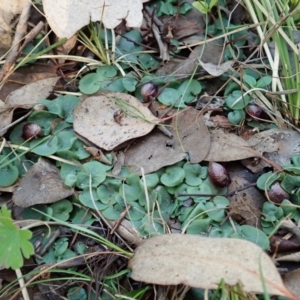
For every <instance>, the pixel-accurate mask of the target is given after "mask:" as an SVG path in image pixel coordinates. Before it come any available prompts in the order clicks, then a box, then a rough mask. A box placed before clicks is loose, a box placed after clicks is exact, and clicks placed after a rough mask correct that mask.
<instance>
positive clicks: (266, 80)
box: [256, 76, 272, 88]
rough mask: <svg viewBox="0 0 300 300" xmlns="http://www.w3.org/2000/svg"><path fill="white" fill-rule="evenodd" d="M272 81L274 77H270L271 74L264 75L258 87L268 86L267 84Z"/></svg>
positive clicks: (258, 82) (257, 84)
mask: <svg viewBox="0 0 300 300" xmlns="http://www.w3.org/2000/svg"><path fill="white" fill-rule="evenodd" d="M271 83H272V77H270V76H263V77H261V78H260V79H259V80H258V81H257V83H256V87H257V88H263V87H265V86H267V85H269V84H271Z"/></svg>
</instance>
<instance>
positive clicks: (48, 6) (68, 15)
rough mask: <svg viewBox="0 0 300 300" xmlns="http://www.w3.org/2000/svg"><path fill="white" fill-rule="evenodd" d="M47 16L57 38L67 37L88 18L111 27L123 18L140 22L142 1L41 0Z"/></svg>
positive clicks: (134, 24) (135, 24)
mask: <svg viewBox="0 0 300 300" xmlns="http://www.w3.org/2000/svg"><path fill="white" fill-rule="evenodd" d="M43 7H44V11H45V15H46V19H47V21H48V23H49V25H50V26H51V28H52V30H53V31H54V32H55V34H56V35H57V36H58V37H59V38H65V37H66V38H70V37H71V36H72V35H74V34H75V33H76V32H77V31H78V30H79V29H81V28H82V27H84V26H86V25H88V24H89V23H90V22H91V21H92V22H96V21H102V22H103V24H104V26H105V27H106V28H109V29H113V28H115V27H116V26H118V25H119V24H120V23H121V22H122V20H123V19H124V20H126V22H127V26H129V27H140V26H141V25H142V20H143V14H142V8H143V6H142V1H141V0H127V1H121V2H120V1H117V0H105V1H104V0H100V1H99V0H88V1H87V0H63V1H52V0H43Z"/></svg>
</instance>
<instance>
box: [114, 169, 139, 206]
mask: <svg viewBox="0 0 300 300" xmlns="http://www.w3.org/2000/svg"><path fill="white" fill-rule="evenodd" d="M119 193H120V195H121V197H123V199H124V200H125V201H126V203H129V202H132V201H135V200H137V199H139V197H140V195H141V194H142V193H143V188H142V187H141V184H140V177H139V176H138V175H137V174H130V175H129V176H127V178H126V183H124V184H122V185H121V186H120V189H119Z"/></svg>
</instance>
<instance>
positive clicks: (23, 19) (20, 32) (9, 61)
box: [0, 1, 31, 89]
mask: <svg viewBox="0 0 300 300" xmlns="http://www.w3.org/2000/svg"><path fill="white" fill-rule="evenodd" d="M30 7H31V2H30V1H28V2H27V3H26V5H25V6H24V8H23V11H22V13H21V16H20V20H19V23H18V25H17V28H16V34H15V36H14V40H13V42H12V46H11V51H10V52H9V54H8V55H7V58H6V61H5V63H4V65H3V67H2V69H1V71H0V81H1V86H0V89H1V88H2V86H3V84H4V82H3V81H4V80H3V79H6V78H7V77H8V75H9V74H8V73H9V71H11V69H12V67H13V65H14V63H15V61H16V60H17V57H18V54H19V47H20V43H21V41H22V39H23V38H24V36H25V34H26V32H27V21H28V18H29V14H30Z"/></svg>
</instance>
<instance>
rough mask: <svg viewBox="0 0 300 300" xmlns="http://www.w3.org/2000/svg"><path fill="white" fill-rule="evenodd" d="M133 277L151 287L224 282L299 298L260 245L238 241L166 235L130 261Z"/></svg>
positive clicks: (212, 286) (148, 243) (150, 242)
mask: <svg viewBox="0 0 300 300" xmlns="http://www.w3.org/2000/svg"><path fill="white" fill-rule="evenodd" d="M129 268H130V269H131V270H132V273H131V277H132V278H133V279H134V280H137V281H143V282H147V283H152V284H160V285H174V284H185V285H188V286H191V287H196V288H202V289H216V288H217V287H218V283H219V282H220V281H221V279H224V281H225V283H226V284H228V285H236V284H237V283H241V284H242V288H243V290H244V291H245V292H254V293H263V292H264V288H263V284H262V279H261V276H263V277H264V282H265V286H266V290H267V292H268V293H269V294H273V295H282V296H286V297H289V298H291V299H296V298H295V297H294V296H293V295H292V294H291V293H290V292H289V291H288V290H287V288H286V287H285V286H284V284H283V282H282V280H281V277H280V275H279V273H278V272H277V269H276V267H275V265H274V264H273V262H272V260H271V258H270V257H269V256H268V255H267V254H266V253H264V252H263V250H262V249H261V248H259V247H258V246H257V245H255V244H253V243H251V242H248V241H245V240H239V239H227V238H222V239H220V238H204V237H199V236H196V235H188V234H186V235H181V234H166V235H159V236H156V237H153V238H150V239H147V240H146V241H145V242H144V243H143V244H141V245H140V246H139V247H138V248H137V250H136V252H135V255H134V257H133V258H132V259H131V260H130V261H129Z"/></svg>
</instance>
